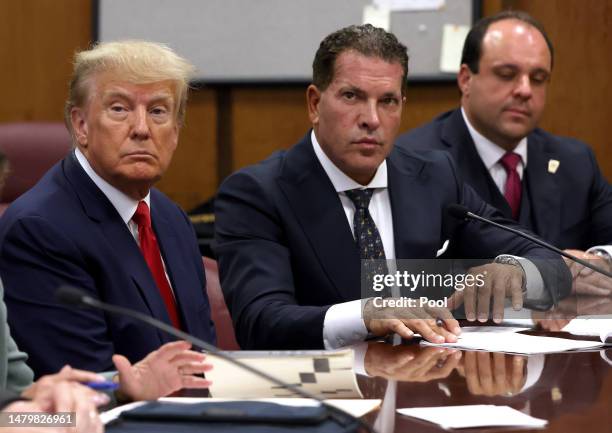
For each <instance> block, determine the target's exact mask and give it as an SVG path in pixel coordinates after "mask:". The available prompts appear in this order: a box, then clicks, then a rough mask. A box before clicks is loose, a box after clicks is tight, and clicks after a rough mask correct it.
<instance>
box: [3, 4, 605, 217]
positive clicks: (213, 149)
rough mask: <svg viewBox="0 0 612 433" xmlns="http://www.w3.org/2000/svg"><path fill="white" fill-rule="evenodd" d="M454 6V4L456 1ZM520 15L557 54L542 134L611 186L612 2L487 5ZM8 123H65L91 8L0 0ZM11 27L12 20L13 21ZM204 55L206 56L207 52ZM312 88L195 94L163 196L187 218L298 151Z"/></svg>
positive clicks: (433, 93)
mask: <svg viewBox="0 0 612 433" xmlns="http://www.w3.org/2000/svg"><path fill="white" fill-rule="evenodd" d="M450 1H452V0H450ZM502 7H513V8H515V9H516V8H521V9H524V10H526V11H528V12H530V13H532V14H533V15H534V16H535V17H536V18H538V19H539V20H541V21H542V22H543V23H544V25H545V26H546V28H547V29H548V31H549V32H550V35H551V38H552V40H553V42H554V44H555V46H556V60H555V70H554V72H553V80H552V82H551V85H550V91H549V98H548V108H547V111H546V113H545V116H544V120H543V126H544V127H545V128H547V129H549V130H550V131H552V132H554V133H557V134H563V135H572V136H575V137H578V138H581V139H583V140H585V141H587V142H588V143H590V144H591V145H592V146H593V148H594V149H595V151H596V154H597V157H598V159H599V161H600V163H601V165H602V167H603V170H604V173H605V174H606V175H607V176H608V178H612V156H610V155H609V152H607V151H606V150H607V149H608V148H610V147H611V146H612V137H611V135H610V134H609V133H608V131H607V128H606V126H607V123H609V121H610V119H612V106H611V105H610V104H609V102H608V101H610V100H612V88H611V86H610V84H609V78H608V76H609V74H610V72H611V71H612V64H611V62H612V56H610V54H609V53H610V52H612V42H611V41H610V38H611V35H610V29H611V25H610V24H611V23H610V17H611V16H612V0H529V1H527V0H524V1H523V0H486V1H485V2H484V3H483V11H484V13H485V14H490V13H494V12H497V11H499V10H500V9H501V8H502ZM0 16H1V17H3V22H4V23H5V25H3V26H0V59H2V67H1V68H0V92H1V93H0V94H1V95H2V97H1V100H0V122H11V121H35V120H39V121H40V120H45V121H48V120H51V121H61V119H62V107H63V102H64V98H65V94H66V82H67V80H68V77H69V74H70V59H71V56H72V53H73V52H74V51H75V50H77V49H80V48H84V47H86V46H87V45H88V44H89V40H90V35H91V4H90V1H89V0H19V1H17V0H0ZM7 18H8V19H7ZM204 48H205V47H203V49H204ZM304 94H305V87H304V86H264V87H255V86H220V87H210V88H204V89H198V90H196V91H194V92H193V93H192V95H191V99H190V101H189V104H188V108H187V118H186V125H185V127H184V128H183V130H182V132H181V138H180V146H179V149H178V150H177V152H176V154H175V159H174V161H173V164H172V166H171V168H170V169H169V171H168V173H167V174H166V176H165V177H164V179H163V180H162V181H161V182H160V184H159V187H160V189H162V190H163V191H164V192H166V193H167V194H168V195H170V196H171V197H172V198H173V199H174V200H176V201H177V202H179V204H181V205H182V206H183V207H185V208H187V209H189V208H191V207H193V206H194V205H196V204H198V203H199V202H201V201H203V200H205V199H207V198H208V197H210V196H211V195H212V194H214V192H215V190H216V187H217V185H218V182H219V181H220V179H222V178H223V177H224V176H225V175H227V174H228V173H229V172H231V171H232V170H235V169H237V168H240V167H243V166H244V165H247V164H251V163H253V162H256V161H258V160H260V159H262V158H264V157H266V156H267V155H269V154H270V153H271V152H273V151H274V150H277V149H279V148H285V147H288V146H290V145H291V144H293V143H295V142H296V141H297V140H299V139H300V138H301V137H302V135H303V134H304V133H305V131H306V129H307V128H308V127H309V125H308V119H307V112H306V106H305V96H304ZM458 98H459V96H458V92H457V89H456V86H455V85H454V83H430V84H423V83H412V84H410V85H409V93H408V101H407V105H406V107H405V110H404V117H403V120H402V124H401V128H402V130H407V129H410V128H413V127H415V126H418V125H421V124H423V123H425V122H427V121H428V120H430V119H431V118H432V117H434V116H435V115H436V114H437V113H439V112H442V111H444V110H448V109H451V108H453V107H454V106H456V104H457V101H458Z"/></svg>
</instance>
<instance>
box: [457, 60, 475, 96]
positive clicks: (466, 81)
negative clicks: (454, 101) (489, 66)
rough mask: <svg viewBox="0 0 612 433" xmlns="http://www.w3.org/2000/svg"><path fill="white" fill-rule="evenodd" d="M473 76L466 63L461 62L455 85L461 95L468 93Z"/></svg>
mask: <svg viewBox="0 0 612 433" xmlns="http://www.w3.org/2000/svg"><path fill="white" fill-rule="evenodd" d="M473 76H474V73H473V72H472V71H471V70H470V68H469V67H468V65H466V64H465V63H464V64H462V65H461V68H459V73H458V74H457V85H458V86H459V90H461V94H462V95H463V96H468V95H469V93H470V86H471V84H472V77H473Z"/></svg>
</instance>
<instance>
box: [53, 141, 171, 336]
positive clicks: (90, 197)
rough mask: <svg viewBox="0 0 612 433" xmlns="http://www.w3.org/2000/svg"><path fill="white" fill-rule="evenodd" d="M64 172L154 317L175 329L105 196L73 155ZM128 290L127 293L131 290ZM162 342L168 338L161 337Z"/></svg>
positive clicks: (137, 254)
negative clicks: (118, 256)
mask: <svg viewBox="0 0 612 433" xmlns="http://www.w3.org/2000/svg"><path fill="white" fill-rule="evenodd" d="M64 170H65V173H66V177H67V179H68V181H69V182H70V183H71V184H72V186H73V190H74V192H75V193H76V195H77V196H78V197H79V200H80V202H81V204H82V206H83V209H84V211H85V213H86V214H87V215H88V216H89V218H90V219H92V220H93V221H95V222H96V223H98V224H99V225H100V228H101V230H102V231H103V233H104V237H105V240H106V242H107V243H108V246H109V248H110V250H112V251H117V254H118V255H120V257H121V261H122V263H123V269H125V271H126V272H127V273H128V274H129V275H130V276H131V277H132V280H133V281H134V283H135V284H136V286H137V288H138V290H139V291H140V294H141V296H142V298H143V299H144V302H145V304H146V305H147V307H148V308H149V311H150V313H151V315H152V316H153V317H155V318H158V319H160V320H162V321H164V322H166V323H167V324H170V325H171V322H170V318H169V317H168V313H167V311H166V306H165V304H164V302H163V300H162V298H161V295H160V294H159V290H158V289H157V285H156V284H155V281H154V280H153V276H152V274H151V272H150V271H149V267H148V266H147V264H146V262H145V260H144V257H143V256H142V253H141V252H140V249H139V248H138V244H137V243H136V241H135V239H134V237H133V236H132V234H131V233H130V231H129V230H128V228H127V226H126V225H125V223H124V222H123V220H122V219H121V217H120V216H119V214H118V213H117V210H116V209H115V208H114V207H113V205H112V204H111V202H110V201H109V200H108V199H107V198H106V196H105V195H104V193H103V192H102V191H101V190H100V189H99V188H98V187H97V186H96V184H95V183H94V182H93V181H92V180H91V179H90V178H89V176H87V174H86V173H85V171H84V170H83V168H82V167H81V166H80V164H79V162H78V161H77V160H76V157H75V156H74V152H73V153H71V154H70V155H69V156H68V157H67V158H66V159H65V160H64ZM129 289H130V288H129V287H125V288H124V290H129ZM158 334H159V335H160V338H161V340H162V341H167V340H168V338H167V337H165V336H164V335H163V334H161V333H158Z"/></svg>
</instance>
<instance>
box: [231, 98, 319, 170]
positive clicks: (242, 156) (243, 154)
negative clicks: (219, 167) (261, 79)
mask: <svg viewBox="0 0 612 433" xmlns="http://www.w3.org/2000/svg"><path fill="white" fill-rule="evenodd" d="M232 117H233V125H234V134H233V154H234V163H233V168H234V169H235V170H236V169H239V168H241V167H244V166H245V165H249V164H253V163H255V162H257V161H260V160H262V159H264V158H266V157H267V156H268V155H270V154H271V153H272V152H274V151H275V150H277V149H283V148H287V147H289V146H291V145H292V144H294V143H296V142H297V141H298V140H299V139H300V138H301V137H302V136H303V135H304V133H305V132H306V130H307V129H308V128H310V123H309V121H308V111H307V110H306V86H295V87H281V88H279V87H257V88H253V87H250V88H235V89H234V90H233V94H232Z"/></svg>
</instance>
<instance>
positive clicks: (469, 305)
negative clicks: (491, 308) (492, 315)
mask: <svg viewBox="0 0 612 433" xmlns="http://www.w3.org/2000/svg"><path fill="white" fill-rule="evenodd" d="M485 285H486V282H485ZM475 290H476V289H475V287H474V285H473V284H466V286H465V289H463V308H464V309H465V317H466V319H467V320H468V321H470V322H473V321H474V320H476V293H475Z"/></svg>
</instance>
